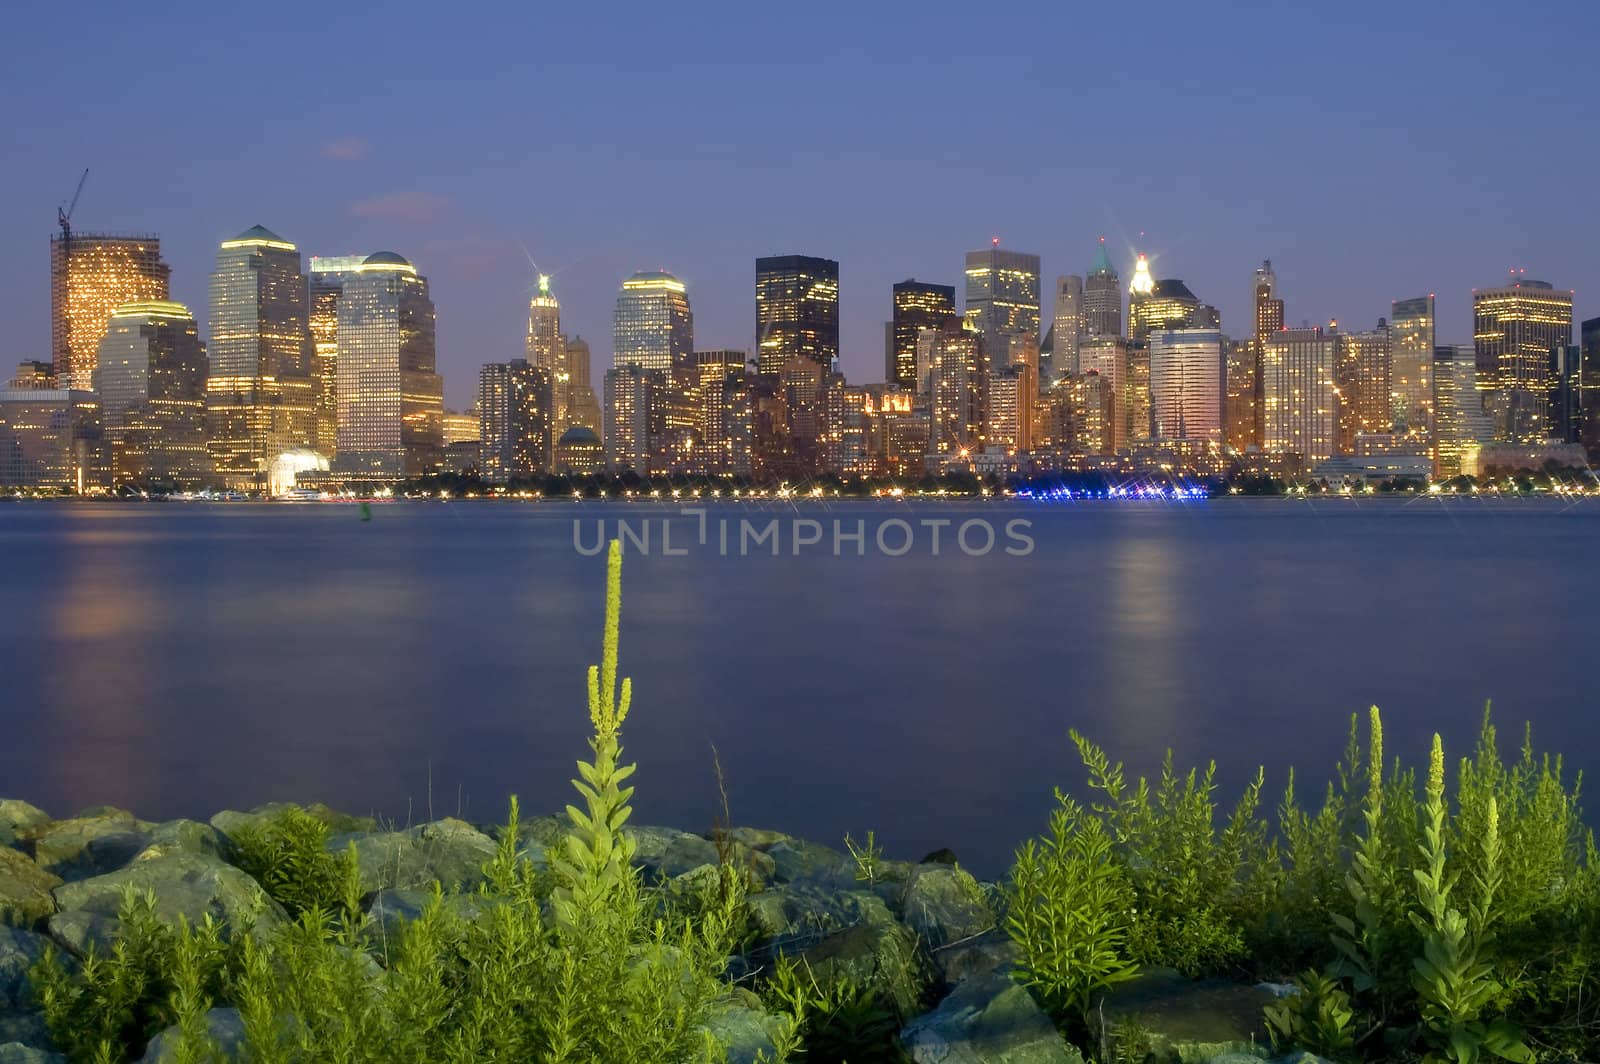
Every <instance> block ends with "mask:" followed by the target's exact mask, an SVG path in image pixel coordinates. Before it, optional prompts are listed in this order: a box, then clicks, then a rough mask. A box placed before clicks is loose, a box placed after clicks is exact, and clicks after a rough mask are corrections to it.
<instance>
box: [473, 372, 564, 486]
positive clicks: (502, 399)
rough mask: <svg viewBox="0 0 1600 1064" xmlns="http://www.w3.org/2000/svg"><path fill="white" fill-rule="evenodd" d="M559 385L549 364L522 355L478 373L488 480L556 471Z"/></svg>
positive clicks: (481, 460)
mask: <svg viewBox="0 0 1600 1064" xmlns="http://www.w3.org/2000/svg"><path fill="white" fill-rule="evenodd" d="M553 385H554V379H553V374H552V373H551V371H550V369H549V367H547V366H535V365H533V364H532V363H530V362H529V361H528V360H527V359H522V358H515V359H512V360H511V361H510V362H491V363H489V364H487V365H485V366H484V367H483V368H482V369H481V370H479V371H478V456H479V457H478V469H479V471H480V472H481V473H482V475H483V477H484V479H485V480H491V481H496V482H499V483H504V482H506V481H508V480H510V479H511V478H513V477H526V476H532V475H533V474H536V473H547V472H549V471H550V468H551V462H552V460H553V458H554V443H555V437H554V436H553V435H552V431H553V430H554V428H555V416H554V410H553V409H552V407H553V400H552V398H551V389H552V387H553Z"/></svg>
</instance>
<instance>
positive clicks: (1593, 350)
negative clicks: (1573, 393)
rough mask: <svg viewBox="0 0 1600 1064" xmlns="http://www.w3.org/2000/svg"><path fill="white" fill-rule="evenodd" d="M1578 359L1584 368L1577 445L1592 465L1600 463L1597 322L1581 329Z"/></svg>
mask: <svg viewBox="0 0 1600 1064" xmlns="http://www.w3.org/2000/svg"><path fill="white" fill-rule="evenodd" d="M1578 358H1579V360H1580V363H1581V365H1582V367H1583V386H1582V388H1581V389H1580V391H1579V395H1578V405H1579V409H1580V414H1581V416H1582V424H1581V426H1580V431H1579V434H1578V436H1579V438H1578V442H1579V443H1581V444H1583V446H1584V448H1585V449H1587V450H1588V452H1589V455H1590V460H1591V461H1594V460H1597V459H1600V318H1587V319H1585V320H1584V323H1583V325H1582V326H1581V327H1580V329H1579V333H1578Z"/></svg>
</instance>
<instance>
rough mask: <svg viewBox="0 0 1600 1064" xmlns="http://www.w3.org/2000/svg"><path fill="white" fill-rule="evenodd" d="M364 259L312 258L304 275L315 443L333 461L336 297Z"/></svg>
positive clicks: (336, 399)
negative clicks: (309, 337)
mask: <svg viewBox="0 0 1600 1064" xmlns="http://www.w3.org/2000/svg"><path fill="white" fill-rule="evenodd" d="M365 259H366V256H365V255H313V256H311V269H310V271H309V272H308V273H307V274H306V285H307V288H308V289H309V294H308V299H307V307H308V315H307V322H308V324H309V331H310V333H311V357H312V377H313V378H314V379H315V381H316V389H317V397H316V443H315V444H313V447H314V448H315V449H316V451H317V452H318V453H320V454H321V455H323V457H325V458H330V459H331V458H333V456H334V452H335V451H337V450H338V446H339V443H338V439H339V294H340V293H341V292H343V291H344V283H345V281H346V280H347V279H349V277H350V276H351V275H352V274H354V273H355V271H356V269H357V268H358V267H360V265H361V263H362V262H363V261H364V260H365Z"/></svg>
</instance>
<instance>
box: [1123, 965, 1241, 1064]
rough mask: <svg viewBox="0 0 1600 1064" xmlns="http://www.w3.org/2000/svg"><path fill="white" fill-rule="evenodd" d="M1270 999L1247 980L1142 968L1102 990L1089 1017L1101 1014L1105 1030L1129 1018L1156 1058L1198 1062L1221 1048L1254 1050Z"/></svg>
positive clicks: (1188, 1063) (1189, 1063)
mask: <svg viewBox="0 0 1600 1064" xmlns="http://www.w3.org/2000/svg"><path fill="white" fill-rule="evenodd" d="M1272 1000H1273V999H1272V995H1271V994H1270V993H1269V992H1267V991H1265V990H1260V989H1258V988H1256V987H1253V986H1244V985H1241V984H1238V983H1229V982H1224V981H1221V980H1190V979H1185V978H1184V977H1183V976H1182V975H1180V974H1178V973H1177V972H1175V971H1173V970H1172V969H1170V968H1146V969H1145V970H1144V971H1143V972H1141V973H1140V975H1139V976H1138V977H1137V978H1135V979H1132V980H1130V981H1128V982H1126V983H1124V984H1122V985H1121V986H1119V987H1116V988H1115V989H1113V990H1112V991H1111V992H1110V993H1108V994H1107V995H1106V996H1105V998H1104V999H1103V1002H1102V1005H1101V1007H1100V1008H1098V1009H1096V1010H1095V1022H1096V1023H1099V1022H1101V1021H1102V1017H1103V1022H1104V1024H1105V1026H1106V1028H1109V1029H1111V1030H1115V1029H1116V1027H1117V1025H1119V1024H1126V1023H1131V1024H1132V1025H1134V1026H1136V1027H1137V1028H1138V1029H1139V1030H1141V1031H1143V1032H1145V1033H1146V1034H1147V1036H1148V1039H1149V1042H1150V1044H1151V1046H1152V1048H1153V1050H1154V1051H1155V1053H1156V1054H1157V1059H1160V1060H1164V1061H1168V1062H1177V1064H1201V1062H1204V1061H1209V1060H1211V1059H1212V1058H1214V1057H1217V1056H1220V1055H1221V1054H1223V1053H1245V1054H1248V1055H1251V1056H1255V1055H1256V1053H1255V1051H1256V1047H1257V1046H1265V1045H1267V1044H1268V1039H1267V1035H1266V1031H1265V1029H1264V1028H1263V1026H1262V1011H1261V1010H1262V1008H1263V1007H1264V1006H1265V1005H1266V1004H1268V1003H1269V1002H1271V1001H1272ZM1097 1033H1098V1032H1097Z"/></svg>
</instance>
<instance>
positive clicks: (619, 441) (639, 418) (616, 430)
mask: <svg viewBox="0 0 1600 1064" xmlns="http://www.w3.org/2000/svg"><path fill="white" fill-rule="evenodd" d="M619 314H620V310H619ZM664 378H665V371H662V370H655V371H652V370H649V369H646V368H645V367H643V366H641V365H639V364H638V363H634V362H623V363H619V364H618V365H616V366H613V367H612V368H611V369H609V370H607V371H606V376H605V397H606V416H605V422H606V461H607V463H608V464H609V465H610V466H611V468H612V469H613V470H614V471H617V472H622V471H624V470H631V471H632V472H634V473H637V474H639V475H640V476H645V475H648V474H649V472H650V442H651V441H650V407H651V405H652V404H651V396H652V392H653V391H654V388H655V384H656V382H657V381H658V380H663V379H664Z"/></svg>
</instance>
